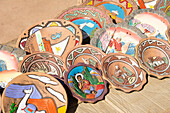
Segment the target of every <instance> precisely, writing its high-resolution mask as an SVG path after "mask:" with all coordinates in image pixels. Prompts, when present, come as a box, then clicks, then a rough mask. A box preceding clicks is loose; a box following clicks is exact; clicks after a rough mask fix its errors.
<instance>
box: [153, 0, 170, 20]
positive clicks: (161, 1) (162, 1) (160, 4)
mask: <svg viewBox="0 0 170 113" xmlns="http://www.w3.org/2000/svg"><path fill="white" fill-rule="evenodd" d="M154 9H155V10H161V11H164V12H165V13H166V14H167V16H169V17H170V2H169V0H157V3H156V5H154Z"/></svg>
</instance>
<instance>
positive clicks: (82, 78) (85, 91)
mask: <svg viewBox="0 0 170 113" xmlns="http://www.w3.org/2000/svg"><path fill="white" fill-rule="evenodd" d="M64 82H65V84H66V85H67V86H68V87H69V89H70V90H71V92H72V94H73V96H74V97H76V98H77V99H79V100H80V101H83V102H91V103H94V102H96V101H98V100H101V99H103V97H104V95H105V94H106V93H107V87H106V81H104V80H103V79H102V75H101V73H100V72H99V71H98V70H96V68H95V67H93V66H91V65H86V64H82V63H80V64H77V65H74V66H71V67H70V68H69V70H68V72H67V73H66V74H65V77H64Z"/></svg>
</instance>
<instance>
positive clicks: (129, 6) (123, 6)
mask: <svg viewBox="0 0 170 113" xmlns="http://www.w3.org/2000/svg"><path fill="white" fill-rule="evenodd" d="M83 5H87V6H88V5H89V6H95V7H98V8H100V9H101V10H102V11H104V12H105V13H106V14H107V15H109V16H110V17H111V19H113V22H114V23H121V22H123V20H124V18H125V16H127V15H129V14H131V13H132V11H133V10H135V9H138V7H137V4H136V2H135V1H133V0H87V1H85V2H84V3H83Z"/></svg>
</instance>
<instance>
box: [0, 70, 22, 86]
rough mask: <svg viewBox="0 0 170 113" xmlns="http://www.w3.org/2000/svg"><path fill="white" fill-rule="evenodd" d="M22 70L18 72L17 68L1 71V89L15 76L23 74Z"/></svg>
mask: <svg viewBox="0 0 170 113" xmlns="http://www.w3.org/2000/svg"><path fill="white" fill-rule="evenodd" d="M21 74H22V73H21V72H17V71H16V70H9V71H7V70H4V71H2V72H0V78H1V80H0V89H1V88H5V87H6V85H7V84H8V82H10V81H11V80H12V79H13V78H15V77H17V76H19V75H21Z"/></svg>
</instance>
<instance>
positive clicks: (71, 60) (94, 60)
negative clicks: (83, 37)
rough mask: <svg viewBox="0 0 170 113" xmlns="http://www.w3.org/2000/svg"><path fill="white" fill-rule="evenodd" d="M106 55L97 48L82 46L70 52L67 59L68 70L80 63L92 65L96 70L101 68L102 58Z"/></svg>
mask: <svg viewBox="0 0 170 113" xmlns="http://www.w3.org/2000/svg"><path fill="white" fill-rule="evenodd" d="M105 55H106V54H105V53H104V52H102V51H101V50H100V49H99V48H97V47H94V46H91V45H81V46H77V47H75V48H74V49H72V50H71V51H70V52H68V54H67V56H66V57H65V65H66V68H67V69H68V68H69V67H70V66H72V65H76V64H78V63H85V64H90V65H93V66H94V67H96V68H100V65H101V61H102V58H103V57H104V56H105Z"/></svg>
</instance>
